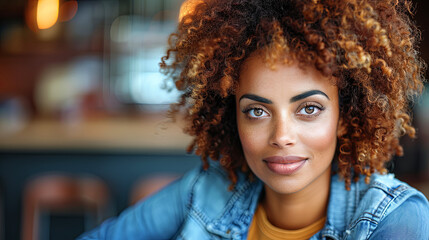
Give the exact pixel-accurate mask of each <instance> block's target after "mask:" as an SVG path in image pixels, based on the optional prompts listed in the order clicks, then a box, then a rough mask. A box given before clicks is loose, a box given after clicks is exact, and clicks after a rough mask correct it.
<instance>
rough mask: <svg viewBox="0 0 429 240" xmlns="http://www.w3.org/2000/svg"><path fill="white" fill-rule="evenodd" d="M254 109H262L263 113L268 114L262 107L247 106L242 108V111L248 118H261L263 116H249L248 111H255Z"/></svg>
mask: <svg viewBox="0 0 429 240" xmlns="http://www.w3.org/2000/svg"><path fill="white" fill-rule="evenodd" d="M255 110H262V111H264V113H266V114H268V113H267V111H265V110H264V109H263V108H260V107H248V108H246V109H244V110H243V111H242V112H243V113H244V114H245V115H246V117H247V118H248V119H250V120H257V119H260V118H263V117H251V116H250V115H249V112H250V111H255Z"/></svg>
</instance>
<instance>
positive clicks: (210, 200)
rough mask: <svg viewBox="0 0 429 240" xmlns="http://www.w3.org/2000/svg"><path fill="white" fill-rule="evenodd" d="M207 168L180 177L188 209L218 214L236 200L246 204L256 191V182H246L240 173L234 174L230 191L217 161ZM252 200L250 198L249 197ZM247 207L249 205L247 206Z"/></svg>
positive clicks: (245, 177)
mask: <svg viewBox="0 0 429 240" xmlns="http://www.w3.org/2000/svg"><path fill="white" fill-rule="evenodd" d="M209 163H210V165H209V168H208V169H206V170H205V169H203V168H202V166H199V167H196V168H194V169H193V170H191V171H189V172H188V173H187V174H185V175H184V177H183V179H182V183H181V185H182V186H183V188H186V190H185V191H186V192H188V194H189V202H188V204H189V206H191V207H192V208H194V209H197V210H198V211H202V212H204V214H208V215H212V216H210V217H215V216H214V215H217V214H219V212H221V211H225V210H226V209H228V208H231V207H232V206H231V205H233V204H235V203H236V201H247V199H249V197H250V196H251V195H252V194H253V193H254V192H259V191H260V190H261V187H260V186H259V185H261V184H259V182H258V181H257V180H255V181H254V182H252V181H249V180H248V178H247V176H246V175H245V174H244V173H241V172H239V173H237V183H236V184H235V186H234V188H233V189H232V190H230V186H231V181H230V179H229V178H228V174H227V172H226V171H225V170H224V169H223V168H222V166H221V165H220V163H219V162H217V161H210V162H209ZM252 199H253V198H252ZM248 204H251V203H248Z"/></svg>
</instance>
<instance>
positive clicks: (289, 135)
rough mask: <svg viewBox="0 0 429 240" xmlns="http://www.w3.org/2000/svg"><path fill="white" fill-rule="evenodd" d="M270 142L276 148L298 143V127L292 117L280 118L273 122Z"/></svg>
mask: <svg viewBox="0 0 429 240" xmlns="http://www.w3.org/2000/svg"><path fill="white" fill-rule="evenodd" d="M272 124H273V125H272V128H271V129H272V130H271V136H270V140H269V141H270V142H269V144H270V145H271V146H273V147H276V148H284V147H288V146H293V145H295V144H296V135H295V131H296V128H295V127H294V123H293V121H292V120H291V119H288V118H287V117H284V118H281V119H278V120H276V121H274V122H273V123H272Z"/></svg>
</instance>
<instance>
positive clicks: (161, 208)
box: [77, 169, 199, 240]
mask: <svg viewBox="0 0 429 240" xmlns="http://www.w3.org/2000/svg"><path fill="white" fill-rule="evenodd" d="M198 172H199V169H194V170H193V171H191V172H189V173H187V174H185V176H183V177H182V178H181V179H179V180H177V181H175V182H173V183H172V184H170V185H168V186H167V187H165V188H164V189H162V190H161V191H159V192H158V193H156V194H154V195H152V196H151V197H149V198H147V199H145V200H143V201H140V202H139V203H137V204H135V205H134V206H132V207H129V208H128V209H126V210H125V211H123V212H122V213H121V214H120V215H119V216H118V217H115V218H110V219H108V220H106V221H105V222H103V223H102V224H101V225H100V226H98V227H97V228H95V229H94V230H92V231H90V232H87V233H84V234H83V235H81V236H80V237H78V238H77V239H78V240H90V239H115V240H116V239H129V240H133V239H170V238H172V237H173V236H174V235H175V233H176V232H177V231H178V230H179V228H180V226H181V224H182V222H183V220H184V217H185V216H186V212H187V211H188V209H187V206H188V203H189V201H190V196H191V189H192V185H193V182H194V181H195V179H196V176H197V174H198Z"/></svg>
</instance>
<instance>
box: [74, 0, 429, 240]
mask: <svg viewBox="0 0 429 240" xmlns="http://www.w3.org/2000/svg"><path fill="white" fill-rule="evenodd" d="M409 9H410V4H409V2H403V1H401V2H397V1H388V0H384V1H382V0H379V1H373V0H371V1H358V0H356V1H353V0H348V1H333V0H332V1H329V0H328V1H317V0H312V1H298V0H296V1H286V0H270V1H261V0H206V1H203V2H200V3H198V4H197V5H196V6H195V8H194V10H193V11H191V12H190V13H189V14H188V15H186V16H185V17H184V18H183V19H182V20H181V22H180V24H179V27H178V31H177V33H175V34H173V35H172V36H171V38H170V41H169V42H170V49H169V50H168V51H167V55H166V56H165V57H164V58H163V59H162V63H161V68H162V69H163V70H164V71H165V73H166V74H167V75H168V76H169V77H171V78H172V79H173V80H174V81H175V83H176V87H177V88H178V89H179V90H181V91H183V95H182V98H181V101H180V103H179V104H177V105H175V106H173V108H172V110H173V111H172V112H173V113H177V112H179V111H181V110H182V109H185V110H186V111H185V115H186V119H187V120H188V123H189V124H188V126H187V127H186V129H185V131H186V132H187V133H188V134H190V135H192V136H194V141H193V143H192V144H191V145H190V147H189V149H188V150H189V151H193V150H195V153H196V154H198V155H200V156H201V158H202V160H203V165H202V167H201V168H196V169H194V170H193V171H191V172H189V173H187V174H186V175H185V176H184V177H183V178H181V179H180V180H178V181H176V182H174V183H173V184H171V185H169V186H168V187H166V188H165V189H163V190H162V191H160V192H159V193H158V194H156V195H154V196H152V197H150V198H148V199H146V200H144V201H142V202H140V203H138V204H137V205H135V206H134V207H132V208H130V209H128V210H126V211H125V212H124V213H122V214H121V215H120V216H119V217H118V218H116V219H110V220H108V221H106V222H105V223H103V224H102V225H101V226H100V227H99V228H98V229H96V230H94V231H93V232H90V233H88V234H87V235H86V236H84V237H83V238H82V239H171V238H173V239H246V238H247V239H309V238H310V239H428V238H429V227H428V224H427V223H428V222H429V205H428V201H427V199H426V198H425V196H423V194H421V193H420V192H418V191H417V190H415V189H413V188H411V187H409V186H408V185H407V184H405V183H403V182H400V181H399V180H397V179H395V178H394V177H393V175H391V174H386V173H387V171H386V168H385V165H386V163H387V162H388V161H389V160H390V159H391V158H392V156H393V155H402V148H401V146H400V145H399V137H400V136H402V135H405V134H407V135H409V136H411V137H414V135H415V130H414V128H413V127H412V126H411V119H410V114H409V109H408V106H409V105H410V103H412V101H413V99H414V97H416V96H417V95H419V94H420V93H421V91H422V88H423V83H422V82H423V76H422V73H423V71H424V69H425V64H424V63H423V61H422V60H421V59H420V58H419V56H418V52H417V51H416V46H415V44H416V42H415V41H416V39H417V38H418V35H417V34H418V31H417V30H416V29H415V27H414V25H413V24H412V23H411V22H410V20H409V18H408V14H409ZM209 159H211V160H209ZM228 186H229V187H228ZM228 188H229V189H228Z"/></svg>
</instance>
